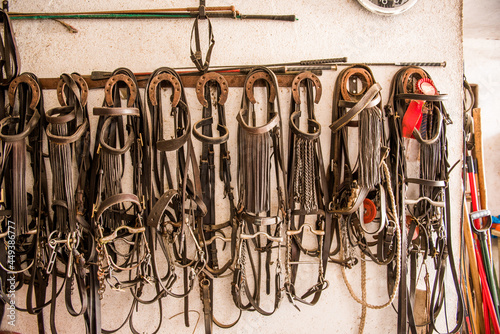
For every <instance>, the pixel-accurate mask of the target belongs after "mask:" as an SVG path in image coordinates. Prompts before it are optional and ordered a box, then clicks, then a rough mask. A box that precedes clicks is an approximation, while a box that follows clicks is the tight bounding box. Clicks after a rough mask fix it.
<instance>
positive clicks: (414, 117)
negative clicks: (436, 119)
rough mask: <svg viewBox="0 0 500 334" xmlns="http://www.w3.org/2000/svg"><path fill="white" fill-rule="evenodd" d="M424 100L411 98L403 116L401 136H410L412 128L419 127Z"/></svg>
mask: <svg viewBox="0 0 500 334" xmlns="http://www.w3.org/2000/svg"><path fill="white" fill-rule="evenodd" d="M423 105H424V101H415V100H412V101H411V102H410V104H409V105H408V109H406V112H405V114H404V116H403V131H402V133H403V137H406V138H412V137H413V135H412V133H413V129H418V128H420V124H421V123H422V106H423Z"/></svg>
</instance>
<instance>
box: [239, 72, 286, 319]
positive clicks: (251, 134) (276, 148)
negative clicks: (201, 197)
mask: <svg viewBox="0 0 500 334" xmlns="http://www.w3.org/2000/svg"><path fill="white" fill-rule="evenodd" d="M259 80H263V81H264V82H265V85H266V91H267V114H266V116H265V118H264V122H265V123H264V125H261V126H258V125H257V123H256V118H257V116H256V110H255V108H254V105H255V103H256V99H255V96H254V84H255V82H256V81H259ZM244 90H245V92H244V94H243V99H242V103H241V110H240V112H239V113H238V115H237V118H236V119H237V121H238V124H239V128H238V191H239V203H238V213H239V215H240V233H239V236H238V237H239V243H238V253H237V254H238V255H237V261H236V266H235V271H234V276H233V288H232V295H233V300H234V302H235V304H236V306H237V307H239V308H240V309H243V310H255V311H257V312H259V313H260V314H263V315H271V314H273V313H274V312H275V311H276V309H277V308H278V306H279V304H280V301H281V299H282V291H281V274H282V263H281V258H280V253H281V251H280V250H281V247H282V243H283V241H284V240H283V235H282V227H283V225H285V226H286V225H287V220H288V214H287V203H288V201H287V193H286V188H284V187H285V186H286V180H287V177H286V165H285V159H284V156H283V154H284V152H283V150H284V147H283V134H282V121H281V112H280V103H279V91H278V82H277V79H276V76H275V74H274V73H273V72H272V71H271V70H269V69H268V68H265V67H257V68H254V69H253V70H252V71H250V73H249V74H248V75H247V77H246V79H245V84H244ZM272 158H274V159H273V162H271V159H272ZM273 169H274V171H275V175H276V182H277V184H276V192H275V193H274V192H272V191H271V189H270V188H271V183H270V173H271V172H272V170H273ZM272 203H275V204H277V211H276V213H272V212H271V210H272V206H271V204H272ZM275 248H277V250H278V252H277V258H276V259H275V261H274V263H275V271H276V273H275V276H274V279H275V282H274V285H275V286H274V307H273V309H272V310H270V311H267V310H264V309H263V308H262V307H261V305H260V304H261V283H262V282H261V281H262V269H263V268H264V269H265V273H266V276H265V282H266V286H265V292H266V294H270V293H271V262H272V258H273V249H275ZM254 257H256V261H257V263H255V259H254ZM263 257H264V259H263ZM248 264H250V267H251V270H252V273H253V275H252V276H253V279H254V285H253V291H252V290H251V289H250V286H249V284H248V279H250V276H249V275H247V266H248ZM243 293H244V294H245V296H246V299H247V300H248V303H246V304H245V303H244V299H243V298H242V294H243Z"/></svg>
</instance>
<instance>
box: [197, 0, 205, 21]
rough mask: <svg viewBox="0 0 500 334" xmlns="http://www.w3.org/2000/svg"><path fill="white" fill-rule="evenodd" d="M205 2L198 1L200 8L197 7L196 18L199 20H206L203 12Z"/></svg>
mask: <svg viewBox="0 0 500 334" xmlns="http://www.w3.org/2000/svg"><path fill="white" fill-rule="evenodd" d="M205 8H206V6H205V0H200V7H198V17H199V18H200V19H206V18H207V13H206V12H205Z"/></svg>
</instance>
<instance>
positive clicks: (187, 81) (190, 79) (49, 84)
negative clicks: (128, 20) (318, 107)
mask: <svg viewBox="0 0 500 334" xmlns="http://www.w3.org/2000/svg"><path fill="white" fill-rule="evenodd" d="M297 74H298V73H289V74H288V73H287V74H278V75H276V77H277V78H278V85H279V87H291V86H292V81H293V78H294V77H295V75H297ZM223 75H224V77H225V78H226V80H227V83H228V85H229V87H243V84H244V82H245V78H246V75H241V74H223ZM82 77H83V79H85V81H87V84H88V86H89V89H99V88H104V85H105V84H106V81H107V79H105V80H92V79H90V75H83V76H82ZM199 77H200V75H198V74H197V75H184V76H181V80H182V84H183V85H184V87H186V88H194V87H196V82H197V81H198V78H199ZM136 78H137V81H138V83H139V87H141V88H144V87H145V86H146V82H147V80H148V78H149V76H137V77H136ZM39 81H40V85H41V88H42V89H56V87H57V83H58V82H59V78H40V79H39ZM257 86H258V82H257Z"/></svg>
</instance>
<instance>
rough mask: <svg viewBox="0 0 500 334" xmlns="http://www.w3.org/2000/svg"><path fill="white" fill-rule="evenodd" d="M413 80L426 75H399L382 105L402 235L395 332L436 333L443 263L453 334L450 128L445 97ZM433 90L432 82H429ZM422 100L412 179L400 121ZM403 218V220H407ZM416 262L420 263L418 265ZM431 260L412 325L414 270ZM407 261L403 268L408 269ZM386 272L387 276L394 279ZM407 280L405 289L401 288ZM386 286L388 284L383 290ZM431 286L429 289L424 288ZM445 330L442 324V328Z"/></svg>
mask: <svg viewBox="0 0 500 334" xmlns="http://www.w3.org/2000/svg"><path fill="white" fill-rule="evenodd" d="M419 80H428V82H432V81H430V76H429V74H428V73H427V72H425V71H424V70H422V69H421V68H418V67H415V66H410V67H405V68H403V69H401V70H399V71H398V72H397V73H396V75H395V76H394V78H393V81H392V84H391V97H390V99H389V102H388V104H387V105H386V106H385V111H386V114H387V116H388V119H389V145H390V154H389V165H390V168H391V175H392V177H393V184H394V185H395V187H394V192H395V197H396V203H397V206H398V208H399V218H400V220H401V221H402V222H406V224H401V230H402V235H403V239H402V250H403V253H402V258H401V263H402V268H409V269H408V273H407V272H406V269H404V270H403V271H401V285H400V289H399V304H398V332H406V331H407V330H410V332H411V333H417V326H426V327H428V329H429V330H430V331H437V332H439V331H438V330H437V327H436V320H437V317H438V315H439V314H440V311H441V310H442V306H443V304H444V303H445V296H446V293H445V284H444V277H445V275H444V274H445V271H446V260H448V263H449V265H450V269H451V274H452V278H453V282H454V288H455V292H456V294H457V296H458V300H457V314H456V321H457V323H456V325H455V326H454V327H453V329H451V330H449V331H448V332H450V333H457V332H458V331H459V330H460V328H461V325H462V322H463V317H464V306H463V299H462V295H461V293H460V287H459V281H458V276H457V271H456V269H455V261H454V257H453V251H452V247H451V227H450V192H449V185H448V179H449V173H450V170H449V164H448V154H447V139H446V125H447V124H450V123H451V119H450V118H449V115H448V113H447V112H446V109H445V107H444V105H443V103H442V101H443V100H445V99H446V95H440V94H435V95H425V94H423V93H422V92H420V91H418V90H417V88H416V86H417V82H418V81H419ZM432 85H433V83H432ZM412 100H413V101H425V104H424V105H423V108H422V109H423V111H422V116H421V117H422V124H421V126H420V128H419V129H418V128H417V127H415V128H414V129H413V131H412V134H413V137H414V138H415V139H416V140H417V142H418V143H419V149H420V164H419V166H420V173H419V176H418V178H411V177H408V175H407V167H406V166H407V161H406V159H407V158H406V157H407V152H406V145H405V143H406V141H409V140H412V139H404V138H403V136H402V127H403V124H402V122H403V119H404V117H405V113H406V112H408V111H409V108H410V107H409V105H410V104H411V101H412ZM412 185H413V186H412ZM410 186H411V187H417V188H418V198H408V196H407V189H408V187H410ZM407 215H408V216H407ZM419 257H422V264H421V265H420V266H419V264H418V263H419V262H420V261H419ZM429 258H432V259H433V260H434V264H435V268H436V272H435V276H434V277H435V278H434V282H433V283H432V284H431V283H427V284H426V285H427V289H426V290H427V291H426V295H427V297H426V299H427V301H426V304H427V305H426V307H427V308H428V311H427V318H428V321H427V322H426V323H424V324H421V323H416V321H415V318H414V305H415V296H416V292H417V291H416V290H417V285H418V281H417V280H418V271H419V270H420V268H421V266H425V267H427V266H426V259H429ZM408 262H409V265H408ZM395 271H396V269H394V268H389V276H394V275H396V272H395ZM407 275H409V278H410V280H409V281H410V285H409V286H408V285H407V283H406V282H407ZM390 285H391V283H390V282H389V286H390ZM430 285H432V289H431V288H430ZM447 326H448V324H447Z"/></svg>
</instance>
